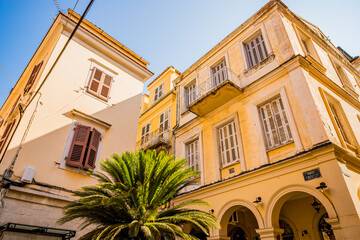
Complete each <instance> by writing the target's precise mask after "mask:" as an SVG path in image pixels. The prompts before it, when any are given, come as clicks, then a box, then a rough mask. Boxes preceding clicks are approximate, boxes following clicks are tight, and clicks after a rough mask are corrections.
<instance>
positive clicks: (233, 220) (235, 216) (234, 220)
mask: <svg viewBox="0 0 360 240" xmlns="http://www.w3.org/2000/svg"><path fill="white" fill-rule="evenodd" d="M238 219H239V218H238V213H237V210H235V211H234V212H233V213H232V214H231V216H230V218H229V223H237V222H238Z"/></svg>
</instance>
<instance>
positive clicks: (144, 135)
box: [140, 121, 151, 145]
mask: <svg viewBox="0 0 360 240" xmlns="http://www.w3.org/2000/svg"><path fill="white" fill-rule="evenodd" d="M146 126H149V132H148V133H147V134H143V129H144V128H145V129H146ZM150 133H151V121H150V122H147V123H145V124H144V125H142V126H141V132H140V143H141V145H142V144H145V143H147V142H148V141H149V139H146V137H147V136H150Z"/></svg>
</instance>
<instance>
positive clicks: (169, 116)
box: [141, 108, 171, 135]
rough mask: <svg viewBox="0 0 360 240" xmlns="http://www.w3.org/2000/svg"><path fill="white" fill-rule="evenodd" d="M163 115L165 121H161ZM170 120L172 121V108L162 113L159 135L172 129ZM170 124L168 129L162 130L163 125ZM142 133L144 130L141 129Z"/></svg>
mask: <svg viewBox="0 0 360 240" xmlns="http://www.w3.org/2000/svg"><path fill="white" fill-rule="evenodd" d="M166 113H167V115H168V117H167V119H166V118H165V116H166ZM161 115H164V117H163V121H161ZM170 119H171V108H168V109H166V110H165V111H164V112H162V113H160V115H159V135H160V134H162V133H163V132H165V131H166V130H167V129H170V128H171V126H170ZM166 121H167V122H168V128H166V129H165V128H161V125H162V124H164V125H165V122H166ZM141 131H142V129H141Z"/></svg>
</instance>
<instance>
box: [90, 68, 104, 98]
mask: <svg viewBox="0 0 360 240" xmlns="http://www.w3.org/2000/svg"><path fill="white" fill-rule="evenodd" d="M102 73H103V72H102V71H101V70H99V69H97V68H96V67H94V68H93V72H92V74H91V78H90V82H89V86H88V92H89V93H92V94H94V95H96V96H98V92H99V87H100V84H101V76H102Z"/></svg>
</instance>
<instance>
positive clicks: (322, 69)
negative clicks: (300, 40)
mask: <svg viewBox="0 0 360 240" xmlns="http://www.w3.org/2000/svg"><path fill="white" fill-rule="evenodd" d="M305 59H306V60H308V61H309V62H310V63H311V65H313V66H314V67H315V68H316V69H318V70H319V71H320V72H322V73H325V72H326V68H325V67H324V66H323V65H322V64H321V63H320V62H319V61H318V60H316V59H315V58H314V57H313V56H311V55H310V54H306V55H305Z"/></svg>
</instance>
